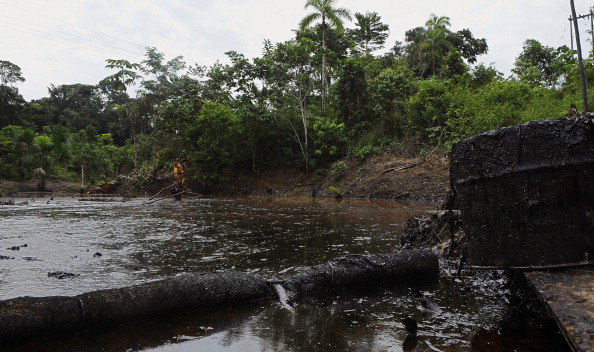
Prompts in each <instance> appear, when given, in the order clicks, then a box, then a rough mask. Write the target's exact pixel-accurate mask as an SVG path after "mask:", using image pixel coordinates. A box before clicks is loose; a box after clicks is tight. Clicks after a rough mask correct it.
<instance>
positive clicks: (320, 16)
mask: <svg viewBox="0 0 594 352" xmlns="http://www.w3.org/2000/svg"><path fill="white" fill-rule="evenodd" d="M335 2H336V1H335V0H307V2H306V3H305V9H307V8H309V7H312V8H313V10H314V12H312V13H310V14H309V15H307V16H305V17H304V18H303V19H302V20H301V23H300V24H299V27H300V29H301V30H304V29H306V28H307V27H309V26H310V25H311V24H312V23H314V22H317V21H320V22H321V30H322V50H323V53H322V111H324V110H325V96H326V85H327V82H326V31H327V30H328V27H334V28H336V29H337V30H338V31H339V32H343V31H344V27H343V25H342V19H343V18H346V19H348V20H350V19H351V13H350V12H349V10H347V9H345V8H342V7H340V8H336V7H334V4H335Z"/></svg>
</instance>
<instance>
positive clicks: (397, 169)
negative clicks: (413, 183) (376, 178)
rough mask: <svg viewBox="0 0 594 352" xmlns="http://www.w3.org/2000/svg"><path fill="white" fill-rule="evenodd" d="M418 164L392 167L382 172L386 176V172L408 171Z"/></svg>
mask: <svg viewBox="0 0 594 352" xmlns="http://www.w3.org/2000/svg"><path fill="white" fill-rule="evenodd" d="M418 164H419V163H412V164H406V165H404V166H399V167H393V168H391V169H388V170H385V171H384V172H382V175H383V174H387V173H388V172H392V171H400V170H406V169H410V168H412V167H415V166H417V165H418Z"/></svg>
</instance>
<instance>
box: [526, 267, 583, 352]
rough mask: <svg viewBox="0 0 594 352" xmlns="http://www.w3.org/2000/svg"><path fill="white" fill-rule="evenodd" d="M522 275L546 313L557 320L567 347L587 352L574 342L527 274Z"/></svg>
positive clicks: (577, 351) (576, 351)
mask: <svg viewBox="0 0 594 352" xmlns="http://www.w3.org/2000/svg"><path fill="white" fill-rule="evenodd" d="M522 275H523V276H524V279H525V280H526V282H527V283H528V286H529V287H530V289H531V290H532V292H534V294H535V295H536V297H537V298H538V299H539V301H540V302H542V304H543V306H544V308H545V309H546V312H547V314H548V315H549V317H551V318H553V320H555V323H556V324H557V326H558V327H559V331H561V333H562V334H563V338H564V339H565V341H566V342H567V345H568V346H569V348H571V350H572V351H573V352H585V351H584V350H582V348H581V347H580V346H579V345H578V344H577V342H576V341H574V340H573V339H572V338H571V336H570V333H569V331H568V330H567V329H566V328H565V325H563V323H562V322H561V320H560V318H559V316H557V314H555V311H554V310H553V309H552V308H551V307H550V306H549V304H548V303H547V300H546V298H545V297H544V296H543V295H542V294H541V293H540V291H539V290H538V289H537V288H536V286H535V284H534V283H533V282H532V281H531V280H530V279H529V278H528V277H527V276H526V275H525V274H522Z"/></svg>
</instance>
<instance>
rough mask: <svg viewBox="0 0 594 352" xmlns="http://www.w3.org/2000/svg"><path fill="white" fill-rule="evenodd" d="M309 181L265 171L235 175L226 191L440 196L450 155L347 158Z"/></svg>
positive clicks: (297, 175) (445, 184) (443, 193)
mask: <svg viewBox="0 0 594 352" xmlns="http://www.w3.org/2000/svg"><path fill="white" fill-rule="evenodd" d="M312 181H313V178H312V177H306V175H303V174H302V173H299V172H291V171H278V170H277V171H267V172H264V173H262V175H260V177H255V176H249V175H248V176H245V175H244V176H240V177H237V178H236V179H235V180H234V181H233V182H231V183H230V184H229V186H228V187H226V189H225V193H228V194H256V195H261V194H262V195H263V194H272V195H289V196H306V197H309V196H311V194H312V190H315V193H316V195H317V196H319V197H333V196H334V195H335V192H332V191H331V190H330V187H333V188H335V189H336V190H338V191H339V192H340V194H341V195H342V196H343V197H345V198H375V199H412V200H442V199H444V198H445V197H446V195H447V194H448V192H449V188H450V171H449V159H447V158H446V157H443V156H432V157H430V158H424V157H416V158H402V157H399V156H396V155H392V154H384V155H381V156H377V157H374V158H370V159H368V160H365V161H359V160H351V161H348V162H346V163H345V165H344V167H343V168H342V170H341V172H338V173H335V174H330V175H328V176H326V177H324V178H322V179H319V180H316V182H315V183H314V182H312Z"/></svg>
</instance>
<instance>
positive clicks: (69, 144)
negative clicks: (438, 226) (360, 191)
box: [0, 0, 594, 192]
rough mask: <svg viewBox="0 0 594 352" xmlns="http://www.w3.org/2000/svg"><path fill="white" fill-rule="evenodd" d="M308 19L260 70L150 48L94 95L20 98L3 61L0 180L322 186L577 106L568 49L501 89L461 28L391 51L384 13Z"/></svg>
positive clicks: (433, 26)
mask: <svg viewBox="0 0 594 352" xmlns="http://www.w3.org/2000/svg"><path fill="white" fill-rule="evenodd" d="M305 10H306V11H307V10H311V12H310V13H307V14H306V15H305V16H304V17H303V19H302V21H301V22H300V23H298V24H296V25H297V28H296V30H295V35H294V37H292V38H287V40H285V41H282V42H279V43H272V42H270V41H265V42H264V44H263V48H262V54H261V55H260V56H259V57H254V58H248V57H245V56H244V55H243V54H241V53H238V52H234V51H230V52H227V53H225V55H226V56H227V60H226V61H225V63H221V62H216V63H214V64H212V65H210V66H204V65H200V64H198V63H194V64H191V65H188V63H186V61H185V60H184V58H183V57H182V56H176V57H173V58H167V57H166V55H165V54H164V53H162V52H160V51H159V50H158V49H157V48H154V47H148V48H147V49H146V54H145V57H144V59H143V60H140V62H132V61H129V60H125V59H107V60H106V67H107V68H109V69H111V70H112V72H113V73H112V74H111V75H109V76H108V77H105V78H104V79H102V80H101V81H100V82H98V83H97V84H94V85H93V84H80V83H72V84H63V85H53V84H50V85H49V86H48V95H47V97H44V98H42V99H38V100H33V101H30V102H27V101H25V100H24V99H23V97H22V96H21V95H20V94H19V91H18V85H19V84H20V83H22V82H23V81H24V76H23V73H22V72H21V69H20V67H19V66H18V65H17V64H14V63H11V62H8V61H0V83H1V84H0V177H4V178H11V179H24V178H30V177H32V176H33V170H34V169H37V168H40V167H41V168H43V169H44V170H45V171H46V173H47V174H48V175H49V176H58V177H64V178H70V179H73V180H79V179H80V177H81V176H82V175H81V171H82V170H83V169H84V177H85V178H86V181H85V182H88V183H99V182H104V181H106V180H108V179H109V178H112V177H115V176H116V175H117V174H119V173H123V172H131V171H132V170H134V172H137V173H142V174H146V175H155V174H156V173H158V172H159V171H160V170H161V171H162V170H167V167H168V165H169V164H170V162H171V160H172V158H180V159H184V160H188V162H189V164H190V169H191V170H193V177H192V178H191V180H190V181H189V182H194V183H195V185H196V187H198V188H200V190H201V191H203V192H207V191H214V190H216V189H217V187H218V186H219V185H220V184H221V183H222V182H224V180H225V179H226V176H227V175H229V173H231V172H237V171H242V170H245V171H249V172H254V173H256V174H257V173H259V172H260V171H262V170H266V169H270V168H291V169H300V170H302V171H306V172H310V173H316V174H317V173H322V172H333V171H332V170H337V169H339V167H338V166H337V165H341V163H342V160H343V159H344V158H366V157H368V156H370V155H373V154H375V153H379V152H382V151H387V150H389V151H392V152H396V153H398V152H411V151H413V152H417V153H422V152H424V151H426V150H429V149H431V150H433V149H436V148H438V149H440V150H442V151H443V152H447V151H448V150H449V147H450V146H451V144H452V143H453V142H455V141H457V140H459V139H461V138H465V137H468V136H470V135H473V134H476V133H480V132H484V131H487V130H489V129H493V128H498V127H502V126H508V125H512V124H516V123H522V122H526V121H530V120H535V119H547V118H558V117H562V116H564V115H565V114H566V113H567V109H568V107H569V105H570V104H572V103H576V102H579V101H580V99H579V89H578V87H579V81H578V79H577V71H576V67H575V60H576V58H575V52H574V51H572V50H570V49H568V48H567V47H565V46H563V47H559V48H549V47H546V46H544V45H542V44H540V43H539V42H538V41H536V40H532V39H528V40H527V41H526V42H525V44H524V47H523V49H522V52H520V53H519V54H518V56H517V58H516V61H515V65H514V68H513V74H512V75H511V76H510V77H504V75H503V74H502V73H501V72H499V71H498V70H497V69H496V68H495V66H494V65H493V64H491V65H485V64H483V63H478V62H479V58H480V56H481V55H483V54H485V53H487V51H488V45H487V40H486V39H484V38H475V36H474V35H473V33H472V32H471V30H470V29H460V30H454V29H452V28H453V26H454V24H455V21H454V20H453V19H452V18H450V17H447V16H438V15H435V14H432V15H431V16H430V18H429V19H427V20H426V21H420V26H418V27H415V28H412V29H410V30H408V31H406V32H405V33H403V39H404V41H403V42H399V41H398V42H395V43H393V44H389V43H386V40H387V37H388V34H389V28H390V27H389V25H388V24H387V23H382V21H381V17H380V15H379V14H378V13H376V12H373V11H368V12H365V13H356V14H355V15H354V23H350V22H349V21H350V20H351V15H350V11H348V10H347V9H345V8H341V7H339V6H337V1H335V0H308V1H306V3H305ZM384 46H387V47H388V48H390V46H392V48H391V49H384V50H381V49H382V48H383V47H384ZM593 59H594V58H593V57H592V54H591V55H590V57H589V58H588V59H587V60H586V63H585V66H586V72H587V80H588V82H589V84H590V86H591V85H592V83H594V63H593ZM132 90H135V92H134V93H132ZM589 94H590V95H592V94H594V92H593V91H592V89H590V90H589ZM591 99H594V97H592V98H591ZM147 177H148V176H147Z"/></svg>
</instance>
